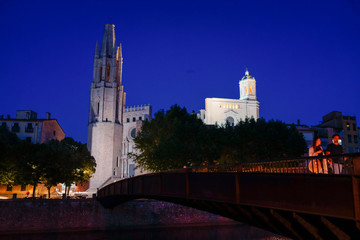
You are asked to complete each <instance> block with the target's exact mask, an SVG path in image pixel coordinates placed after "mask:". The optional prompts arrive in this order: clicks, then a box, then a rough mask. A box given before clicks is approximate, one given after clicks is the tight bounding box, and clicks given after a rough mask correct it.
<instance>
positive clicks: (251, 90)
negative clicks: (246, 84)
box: [250, 85, 253, 94]
mask: <svg viewBox="0 0 360 240" xmlns="http://www.w3.org/2000/svg"><path fill="white" fill-rule="evenodd" d="M250 94H253V89H252V86H251V85H250Z"/></svg>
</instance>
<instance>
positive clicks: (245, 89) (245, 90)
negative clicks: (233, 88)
mask: <svg viewBox="0 0 360 240" xmlns="http://www.w3.org/2000/svg"><path fill="white" fill-rule="evenodd" d="M244 92H245V94H247V88H246V86H245V87H244Z"/></svg>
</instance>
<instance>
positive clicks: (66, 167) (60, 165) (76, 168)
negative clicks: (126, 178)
mask: <svg viewBox="0 0 360 240" xmlns="http://www.w3.org/2000/svg"><path fill="white" fill-rule="evenodd" d="M47 147H48V150H47V154H46V155H47V156H48V161H47V162H48V164H46V163H44V168H43V169H44V183H45V186H46V187H47V188H48V191H49V196H50V188H51V187H52V186H56V184H58V183H65V186H66V187H65V188H66V193H67V195H68V194H69V190H70V186H71V184H72V183H75V182H80V183H84V182H87V181H88V180H89V179H90V177H91V176H92V174H93V173H94V172H95V166H96V163H95V159H94V157H92V156H91V155H90V153H89V151H88V149H87V147H86V144H82V143H80V142H76V141H75V140H74V139H72V138H69V137H67V138H64V139H63V140H62V141H58V140H51V141H49V142H48V143H47Z"/></svg>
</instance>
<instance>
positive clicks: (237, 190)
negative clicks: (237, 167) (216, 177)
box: [235, 172, 240, 204]
mask: <svg viewBox="0 0 360 240" xmlns="http://www.w3.org/2000/svg"><path fill="white" fill-rule="evenodd" d="M239 179H240V177H239V172H236V173H235V194H236V204H240V183H239V181H240V180H239Z"/></svg>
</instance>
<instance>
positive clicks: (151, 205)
mask: <svg viewBox="0 0 360 240" xmlns="http://www.w3.org/2000/svg"><path fill="white" fill-rule="evenodd" d="M234 223H236V222H234V221H233V220H230V219H228V218H224V217H221V216H218V215H215V214H211V213H208V212H204V211H200V210H196V209H193V208H189V207H183V206H181V205H177V204H173V203H168V202H161V201H152V200H142V201H140V200H138V201H131V202H126V203H123V204H121V205H119V206H117V207H116V208H114V209H104V208H103V207H102V206H101V204H100V203H99V202H97V201H96V200H93V199H85V200H70V199H67V200H35V201H34V200H15V201H10V200H8V201H0V236H1V234H8V233H25V232H28V233H31V232H55V231H56V232H59V231H60V232H61V231H64V232H65V231H78V230H102V229H114V228H141V227H156V226H162V227H164V226H180V225H181V226H186V225H194V224H196V225H211V224H234Z"/></svg>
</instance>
